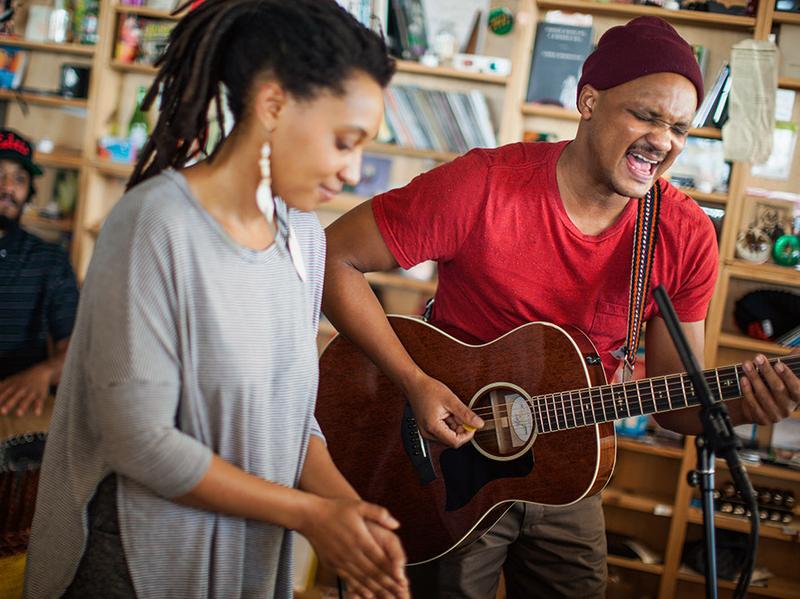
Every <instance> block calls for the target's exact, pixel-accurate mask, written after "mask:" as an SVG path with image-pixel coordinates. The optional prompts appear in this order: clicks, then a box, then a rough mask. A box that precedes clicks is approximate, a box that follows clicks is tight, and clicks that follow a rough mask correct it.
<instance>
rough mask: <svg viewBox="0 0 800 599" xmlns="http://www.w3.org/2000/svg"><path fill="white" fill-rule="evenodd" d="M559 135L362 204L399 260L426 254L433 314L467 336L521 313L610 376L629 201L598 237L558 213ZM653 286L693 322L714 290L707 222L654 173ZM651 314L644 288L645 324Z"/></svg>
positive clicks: (623, 297) (509, 325)
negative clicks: (552, 327) (553, 329)
mask: <svg viewBox="0 0 800 599" xmlns="http://www.w3.org/2000/svg"><path fill="white" fill-rule="evenodd" d="M567 143H569V142H560V143H556V144H549V143H516V144H511V145H507V146H503V147H501V148H497V149H493V150H473V151H471V152H469V153H468V154H466V155H464V156H462V157H460V158H458V159H457V160H454V161H452V162H450V163H447V164H444V165H442V166H440V167H438V168H436V169H433V170H432V171H429V172H427V173H424V174H422V175H420V176H418V177H416V178H415V179H414V180H413V181H411V183H409V184H408V185H407V186H405V187H403V188H401V189H395V190H392V191H389V192H387V193H385V194H382V195H380V196H378V197H376V198H375V199H374V200H373V202H372V206H373V212H374V215H375V220H376V221H377V224H378V228H379V229H380V231H381V235H382V236H383V239H384V241H385V242H386V245H387V246H388V247H389V250H390V251H391V252H392V254H393V255H394V257H395V259H396V260H397V262H398V263H399V264H400V265H401V266H402V267H403V268H410V267H411V266H413V265H415V264H418V263H420V262H423V261H425V260H436V261H437V263H438V270H439V285H438V289H437V291H436V302H435V304H434V308H433V315H432V319H431V320H432V322H433V323H435V324H436V325H437V326H438V327H440V328H442V329H443V330H445V331H447V332H448V333H450V334H451V335H453V336H454V337H456V338H457V339H460V340H462V341H464V342H467V343H483V342H487V341H491V340H492V339H495V338H497V337H499V336H500V335H502V334H504V333H507V332H508V331H510V330H511V329H513V328H515V327H517V326H520V325H522V324H525V323H526V322H531V321H547V322H552V323H555V324H560V325H567V324H569V325H573V326H576V327H578V328H580V329H581V330H583V331H584V332H585V333H587V334H588V335H589V337H590V338H591V339H592V341H594V343H595V345H596V346H597V349H598V350H599V351H600V355H601V358H602V360H603V365H604V366H605V368H606V372H607V374H608V375H609V377H611V376H612V375H613V373H614V371H615V370H616V369H617V366H618V362H617V360H616V359H615V358H614V357H613V356H612V355H611V352H612V351H614V350H616V349H617V348H619V346H620V345H622V343H623V342H624V340H625V334H626V319H627V314H628V290H629V285H630V269H631V255H632V247H633V232H634V224H635V217H636V202H629V203H628V205H627V206H626V207H625V209H624V211H623V212H622V214H621V215H620V217H619V218H618V219H617V221H616V222H615V223H614V224H612V225H611V226H610V227H609V228H608V229H606V230H605V231H604V232H603V233H601V234H600V235H597V236H592V235H584V234H583V233H581V232H580V231H579V230H578V228H577V227H576V226H575V225H574V224H573V222H572V221H571V220H570V218H569V216H568V215H567V212H566V210H565V209H564V205H563V203H562V201H561V197H560V195H559V191H558V184H557V181H556V162H557V160H558V157H559V156H560V155H561V152H562V150H563V149H564V148H565V147H566V144H567ZM662 190H663V203H662V208H661V220H660V223H659V231H658V246H657V248H656V256H655V263H654V264H653V271H652V275H651V283H652V286H653V287H655V286H657V285H659V284H663V285H664V287H665V288H666V290H667V292H668V293H669V296H670V298H671V299H672V301H673V303H674V305H675V310H676V312H677V314H678V317H679V318H680V319H681V321H683V322H695V321H699V320H703V319H704V318H705V316H706V311H707V308H708V303H709V300H710V299H711V294H712V293H713V291H714V283H715V280H716V269H717V255H718V250H717V243H716V236H715V234H714V228H713V225H712V223H711V221H710V220H709V218H708V217H707V216H706V215H705V213H704V212H703V211H702V210H701V209H700V207H699V206H698V205H697V204H696V203H695V202H694V201H693V200H692V199H691V198H690V197H689V196H687V195H686V194H684V193H682V192H680V191H678V190H677V189H676V188H674V187H673V186H671V185H670V184H669V183H667V182H666V181H662ZM657 313H658V306H657V305H656V303H655V299H654V298H653V295H652V293H650V294H648V299H647V304H646V307H645V320H648V319H650V318H652V317H653V316H654V315H656V314H657Z"/></svg>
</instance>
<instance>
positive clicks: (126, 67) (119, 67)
mask: <svg viewBox="0 0 800 599" xmlns="http://www.w3.org/2000/svg"><path fill="white" fill-rule="evenodd" d="M111 68H112V69H114V70H115V71H120V72H122V73H141V74H143V75H155V74H156V73H158V69H157V68H156V67H154V66H153V65H151V64H140V63H135V62H122V61H121V60H112V61H111Z"/></svg>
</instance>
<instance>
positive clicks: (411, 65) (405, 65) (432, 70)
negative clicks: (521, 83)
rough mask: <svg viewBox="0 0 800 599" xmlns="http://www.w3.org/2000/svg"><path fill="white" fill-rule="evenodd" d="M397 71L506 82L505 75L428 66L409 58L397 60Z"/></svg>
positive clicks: (502, 83) (498, 83) (484, 81)
mask: <svg viewBox="0 0 800 599" xmlns="http://www.w3.org/2000/svg"><path fill="white" fill-rule="evenodd" d="M397 72H398V73H413V74H415V75H426V76H429V77H445V78H448V79H460V80H462V81H471V82H474V83H492V84H494V85H505V84H506V83H508V77H507V76H506V75H495V74H492V73H470V72H469V71H462V70H459V69H455V68H453V67H444V66H439V67H429V66H426V65H424V64H421V63H419V62H414V61H411V60H398V61H397Z"/></svg>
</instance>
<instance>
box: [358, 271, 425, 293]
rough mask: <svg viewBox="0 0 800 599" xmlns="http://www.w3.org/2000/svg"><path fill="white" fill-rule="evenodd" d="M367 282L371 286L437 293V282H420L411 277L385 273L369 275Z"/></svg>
mask: <svg viewBox="0 0 800 599" xmlns="http://www.w3.org/2000/svg"><path fill="white" fill-rule="evenodd" d="M366 276H367V280H368V281H369V282H370V284H371V285H377V286H379V287H394V288H396V289H410V290H413V291H419V292H420V293H430V294H431V295H433V294H434V293H436V281H419V280H417V279H412V278H410V277H404V276H402V275H396V274H391V273H384V272H371V273H367V275H366Z"/></svg>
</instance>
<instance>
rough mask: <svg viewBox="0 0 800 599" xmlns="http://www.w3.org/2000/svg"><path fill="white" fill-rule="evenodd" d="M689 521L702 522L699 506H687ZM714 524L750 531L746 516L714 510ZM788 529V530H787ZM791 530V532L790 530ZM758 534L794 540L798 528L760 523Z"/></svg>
mask: <svg viewBox="0 0 800 599" xmlns="http://www.w3.org/2000/svg"><path fill="white" fill-rule="evenodd" d="M688 520H689V522H691V523H692V524H703V512H702V511H700V509H699V508H696V507H690V508H689V517H688ZM714 525H715V526H716V527H717V528H724V529H725V530H733V531H735V532H744V533H747V532H750V520H748V519H747V518H737V517H736V516H728V515H726V514H720V513H719V512H716V513H715V514H714ZM787 531H788V532H787ZM792 531H793V532H792ZM759 534H760V536H761V537H762V538H766V539H774V540H776V541H794V540H796V539H797V538H798V534H800V530H798V529H796V528H792V527H791V526H779V525H777V524H769V523H764V522H762V523H761V529H760V533H759Z"/></svg>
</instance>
